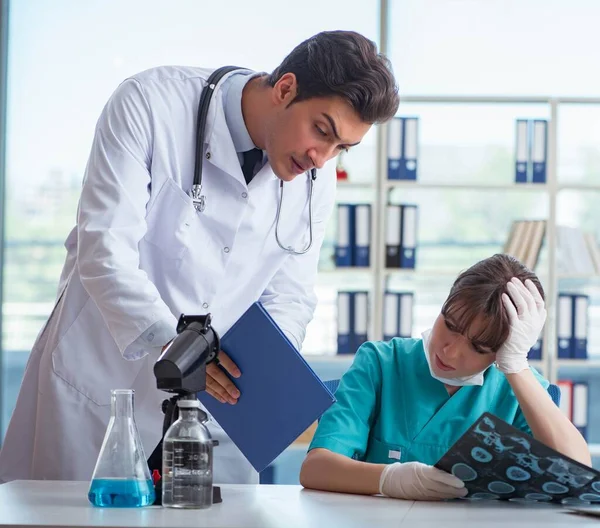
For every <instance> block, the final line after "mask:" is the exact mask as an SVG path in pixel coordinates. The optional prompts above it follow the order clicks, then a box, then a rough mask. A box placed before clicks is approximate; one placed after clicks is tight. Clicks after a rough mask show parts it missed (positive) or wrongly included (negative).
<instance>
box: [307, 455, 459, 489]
mask: <svg viewBox="0 0 600 528" xmlns="http://www.w3.org/2000/svg"><path fill="white" fill-rule="evenodd" d="M300 483H301V484H302V485H303V486H304V487H305V488H312V489H318V490H323V491H337V492H340V493H356V494H361V495H375V494H377V493H382V494H383V495H386V496H387V497H394V498H396V499H406V500H443V499H456V498H458V497H464V496H465V495H466V494H467V489H466V488H465V485H464V482H463V481H462V480H460V479H459V478H457V477H455V476H454V475H451V474H449V473H446V472H445V471H442V470H441V469H438V468H436V467H434V466H428V465H426V464H421V463H420V462H407V463H404V464H403V463H400V462H395V463H393V464H371V463H369V462H359V461H357V460H353V459H351V458H349V457H347V456H344V455H340V454H338V453H334V452H332V451H329V450H328V449H313V450H312V451H310V453H309V454H308V456H307V457H306V459H305V460H304V464H302V469H301V471H300Z"/></svg>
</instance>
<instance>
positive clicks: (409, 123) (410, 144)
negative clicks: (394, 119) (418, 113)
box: [400, 117, 419, 180]
mask: <svg viewBox="0 0 600 528" xmlns="http://www.w3.org/2000/svg"><path fill="white" fill-rule="evenodd" d="M403 121H404V123H403V124H404V126H403V130H402V160H401V161H400V179H401V180H416V179H417V164H418V143H419V141H418V129H419V118H417V117H405V118H404V120H403Z"/></svg>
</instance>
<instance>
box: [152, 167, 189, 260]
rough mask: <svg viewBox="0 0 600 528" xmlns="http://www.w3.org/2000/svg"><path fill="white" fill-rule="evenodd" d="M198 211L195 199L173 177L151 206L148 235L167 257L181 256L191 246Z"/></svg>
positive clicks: (178, 257)
mask: <svg viewBox="0 0 600 528" xmlns="http://www.w3.org/2000/svg"><path fill="white" fill-rule="evenodd" d="M195 214H196V212H195V210H194V205H193V203H192V199H191V198H190V197H189V196H188V195H187V194H186V193H185V192H184V191H183V189H181V188H180V187H179V186H178V185H177V184H176V183H175V182H174V181H173V180H172V179H170V178H169V179H167V181H166V182H165V183H164V184H163V186H162V187H161V189H160V191H159V192H158V195H157V196H156V199H155V200H154V201H153V202H152V205H151V206H150V208H149V209H148V213H147V214H146V224H147V226H148V227H147V232H146V235H145V237H144V239H145V240H146V241H147V242H149V243H150V244H152V245H154V246H156V247H158V248H159V249H160V250H161V251H162V253H163V255H164V256H165V257H166V258H167V259H180V258H181V257H182V256H183V254H184V253H185V251H186V249H187V247H188V238H189V229H190V226H191V225H192V222H193V221H194V216H195Z"/></svg>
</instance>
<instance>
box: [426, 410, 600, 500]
mask: <svg viewBox="0 0 600 528" xmlns="http://www.w3.org/2000/svg"><path fill="white" fill-rule="evenodd" d="M435 466H436V467H438V468H440V469H442V470H444V471H447V472H448V473H452V474H453V475H455V476H456V477H458V478H459V479H461V480H462V481H463V482H464V483H465V486H466V487H467V489H468V490H469V494H468V495H467V497H466V499H467V500H489V499H496V500H513V501H537V502H558V503H562V504H589V503H598V504H600V472H598V471H596V470H595V469H593V468H591V467H587V466H585V465H583V464H580V463H579V462H576V461H575V460H572V459H570V458H568V457H566V456H564V455H561V454H560V453H558V452H557V451H555V450H553V449H551V448H549V447H548V446H546V445H544V444H542V443H541V442H538V441H537V440H535V439H534V438H533V437H532V436H530V435H528V434H526V433H523V432H522V431H519V430H518V429H517V428H515V427H513V426H512V425H510V424H507V423H506V422H504V421H503V420H501V419H500V418H497V417H496V416H494V415H492V414H490V413H484V414H482V415H481V416H480V417H479V419H478V420H477V421H476V422H475V423H474V424H473V425H472V426H471V427H470V428H469V430H468V431H467V432H466V433H465V434H464V435H463V436H462V437H461V438H460V439H459V440H458V441H457V442H456V443H455V444H454V445H453V446H452V447H451V448H450V449H449V450H448V452H447V453H446V454H445V455H444V456H443V457H442V458H441V459H440V460H439V461H438V463H437V464H436V465H435Z"/></svg>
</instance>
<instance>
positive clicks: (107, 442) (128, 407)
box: [88, 389, 155, 508]
mask: <svg viewBox="0 0 600 528" xmlns="http://www.w3.org/2000/svg"><path fill="white" fill-rule="evenodd" d="M110 407H111V409H110V410H111V416H110V421H109V422H108V427H107V429H106V434H105V435H104V441H103V442H102V448H101V449H100V454H99V455H98V460H97V461H96V467H95V468H94V474H93V475H92V481H91V484H90V489H89V492H88V499H89V500H90V502H91V503H92V504H93V505H94V506H102V507H113V508H115V507H121V508H135V507H140V506H148V505H150V504H153V503H154V499H155V494H154V485H153V483H152V480H151V478H150V468H149V467H148V463H147V461H146V456H145V454H144V448H143V446H142V442H141V440H140V435H139V432H138V429H137V426H136V424H135V419H134V417H133V390H129V389H118V390H113V391H111V403H110Z"/></svg>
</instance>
